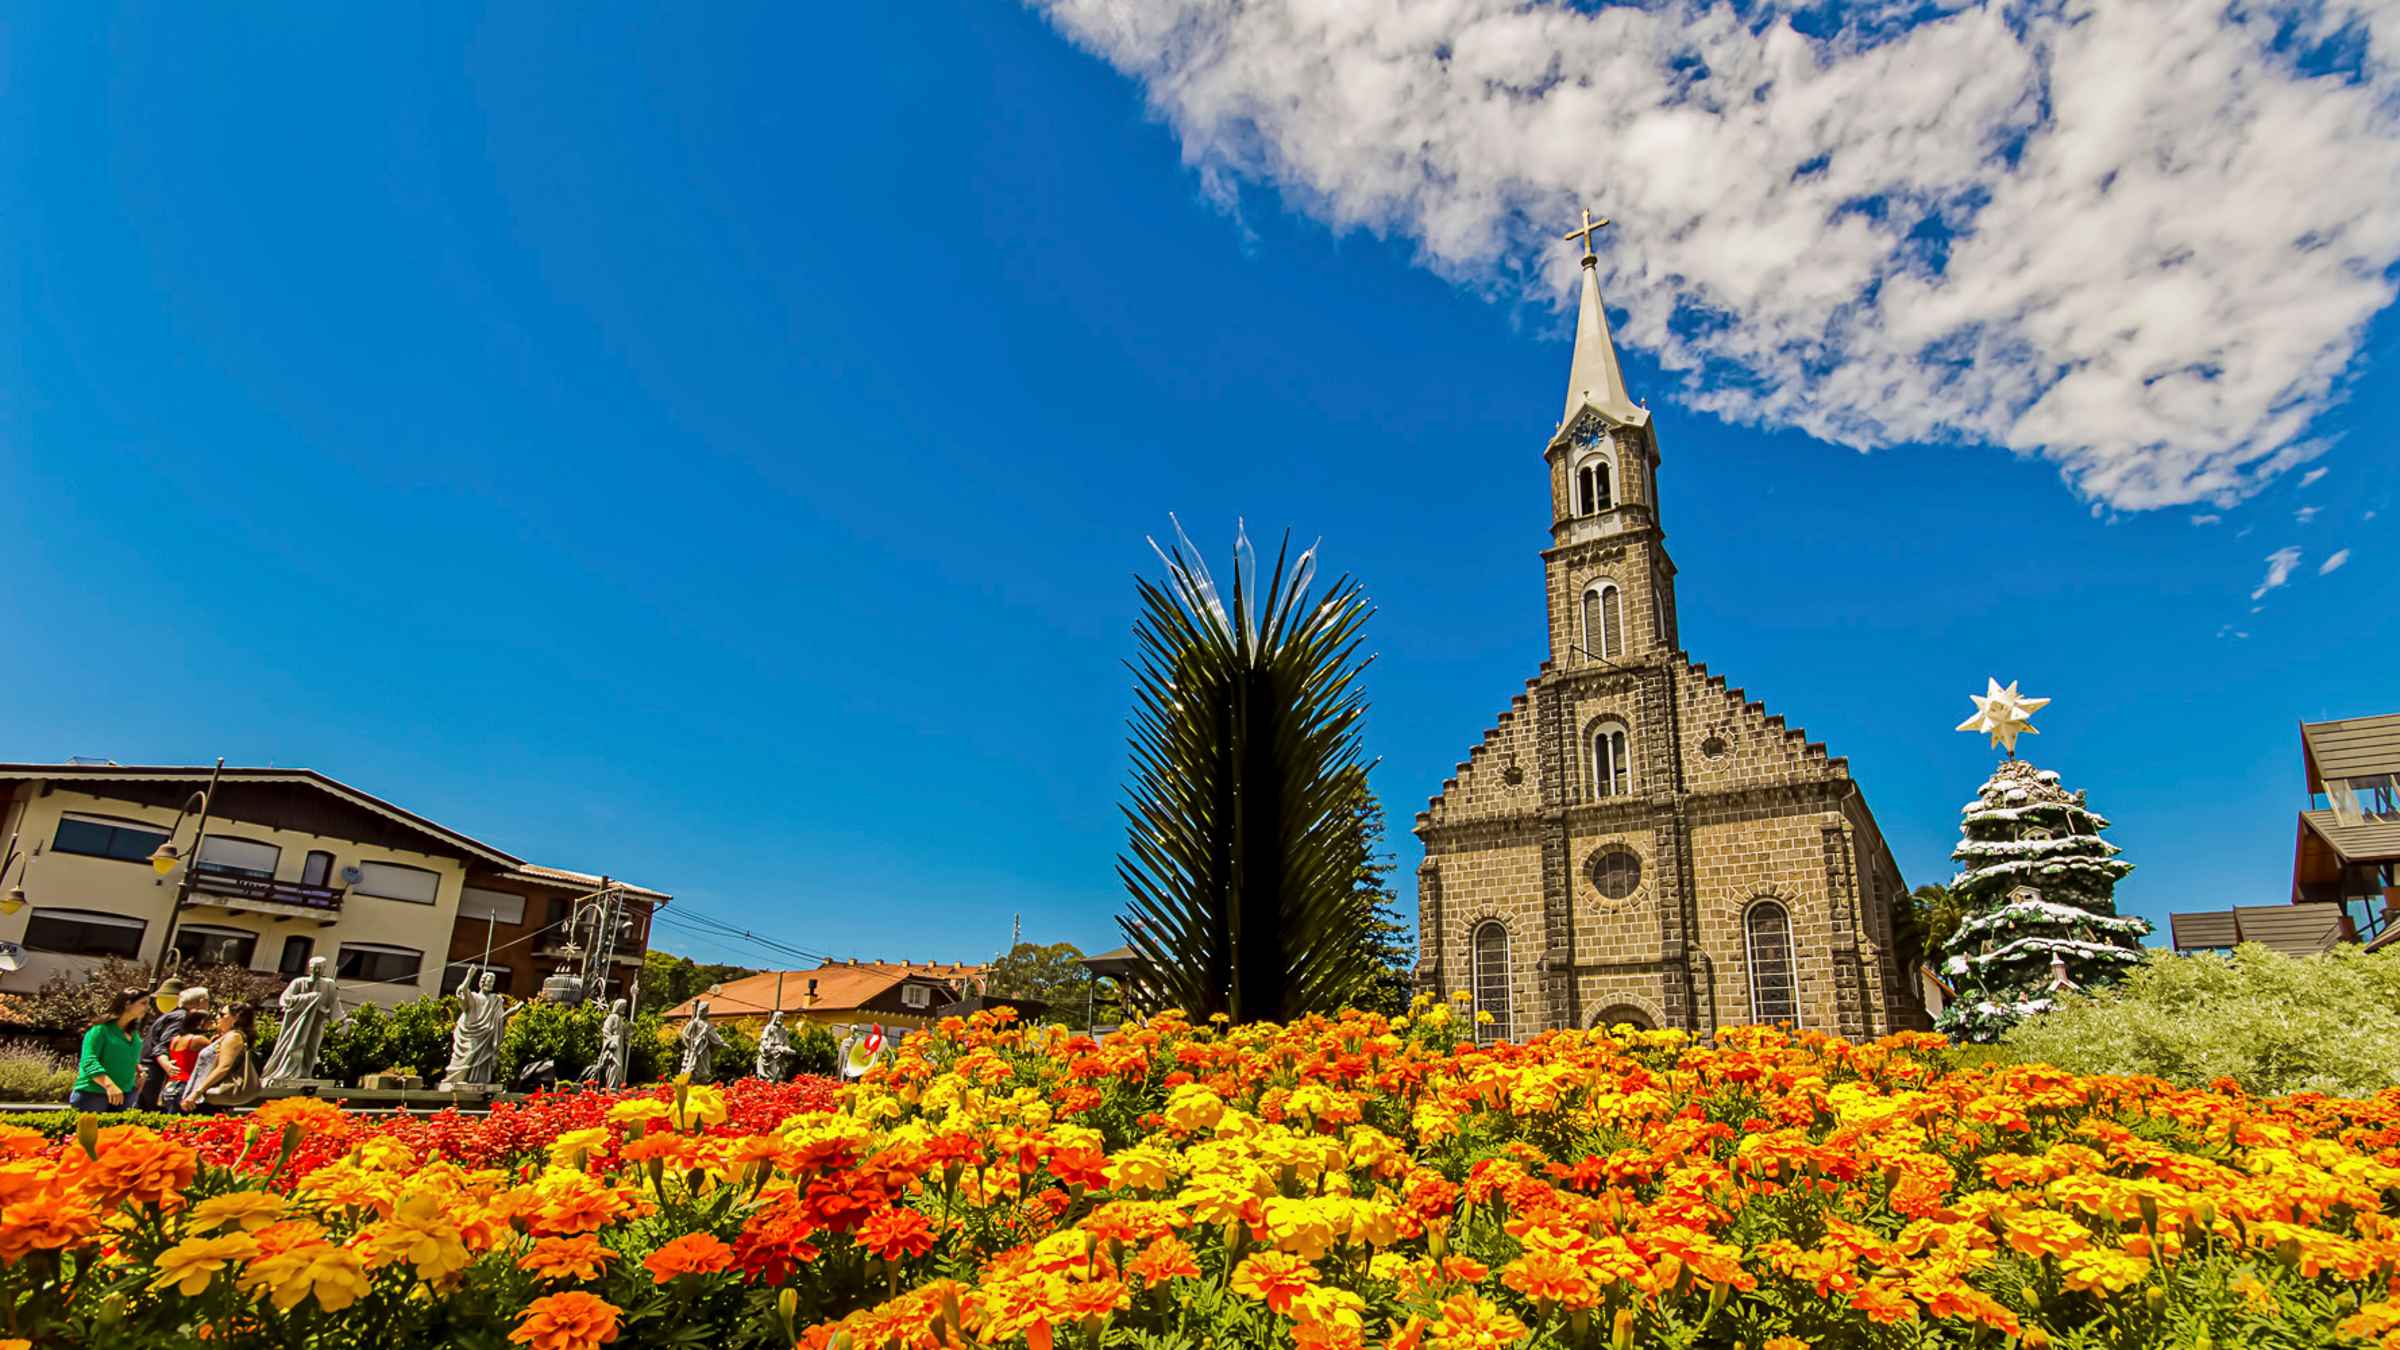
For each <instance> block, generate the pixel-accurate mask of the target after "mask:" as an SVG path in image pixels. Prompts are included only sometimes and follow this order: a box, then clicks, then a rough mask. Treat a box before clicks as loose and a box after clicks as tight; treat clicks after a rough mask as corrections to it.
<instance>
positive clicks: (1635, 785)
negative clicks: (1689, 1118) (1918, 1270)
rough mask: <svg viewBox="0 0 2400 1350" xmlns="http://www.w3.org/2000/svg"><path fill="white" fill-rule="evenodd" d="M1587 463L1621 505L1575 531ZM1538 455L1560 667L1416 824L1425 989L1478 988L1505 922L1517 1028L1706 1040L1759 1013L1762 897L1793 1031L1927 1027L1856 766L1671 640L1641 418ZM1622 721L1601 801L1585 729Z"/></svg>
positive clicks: (1489, 737) (1650, 440) (1894, 871)
mask: <svg viewBox="0 0 2400 1350" xmlns="http://www.w3.org/2000/svg"><path fill="white" fill-rule="evenodd" d="M1595 454H1605V455H1606V456H1607V457H1608V458H1609V460H1610V462H1611V463H1612V465H1613V466H1614V475H1615V479H1614V481H1615V484H1616V491H1615V493H1614V494H1613V497H1614V499H1613V500H1612V502H1611V504H1610V506H1609V507H1608V509H1606V510H1603V511H1599V512H1596V513H1593V514H1588V515H1580V516H1578V515H1575V514H1573V513H1572V511H1571V507H1572V505H1573V503H1572V500H1571V492H1570V488H1571V483H1572V476H1573V469H1572V465H1573V464H1575V463H1578V462H1581V460H1582V459H1584V458H1589V457H1590V456H1592V455H1595ZM1545 457H1546V458H1547V459H1548V461H1549V465H1550V505H1551V517H1552V524H1551V547H1550V548H1549V549H1548V550H1546V551H1545V552H1544V553H1543V555H1542V559H1543V574H1544V590H1545V594H1546V599H1547V608H1548V611H1549V634H1550V659H1549V660H1548V661H1546V662H1544V663H1543V664H1542V668H1541V670H1540V672H1539V673H1538V674H1536V675H1535V676H1534V678H1533V679H1531V680H1528V681H1527V682H1526V685H1525V690H1524V692H1523V693H1520V694H1518V695H1517V696H1516V697H1515V698H1514V699H1513V700H1511V701H1510V703H1509V705H1508V707H1507V708H1506V709H1504V710H1503V711H1502V712H1501V714H1500V716H1499V718H1498V719H1497V720H1496V721H1495V722H1494V723H1493V725H1492V729H1491V730H1490V731H1488V732H1486V733H1484V737H1483V740H1482V742H1481V743H1480V744H1478V745H1477V746H1476V747H1475V748H1474V749H1473V750H1472V751H1470V752H1469V753H1468V756H1467V758H1466V760H1465V761H1464V762H1462V763H1460V764H1459V765H1458V767H1457V770H1456V772H1455V773H1454V775H1453V776H1452V777H1451V778H1450V779H1449V781H1447V782H1445V783H1444V784H1443V785H1442V789H1441V791H1440V793H1439V794H1437V795H1436V796H1435V797H1434V798H1433V800H1432V801H1431V802H1430V803H1429V804H1428V805H1427V807H1426V809H1425V811H1424V812H1423V814H1421V815H1419V816H1418V817H1417V821H1416V833H1417V837H1418V838H1419V839H1420V840H1422V841H1423V843H1424V845H1425V862H1424V864H1423V866H1421V867H1420V868H1419V870H1418V876H1417V899H1418V956H1419V961H1418V967H1417V975H1418V982H1419V984H1420V986H1421V987H1423V988H1425V989H1428V990H1432V991H1435V992H1438V993H1444V994H1446V993H1449V992H1450V991H1453V990H1461V989H1472V988H1473V987H1474V984H1475V979H1474V976H1475V968H1474V938H1475V934H1476V932H1477V930H1478V929H1479V928H1480V927H1481V926H1482V925H1484V924H1487V923H1498V924H1500V925H1501V927H1502V928H1503V929H1504V930H1505V931H1506V933H1507V935H1508V944H1507V962H1508V972H1507V973H1508V980H1507V985H1508V991H1509V992H1508V1007H1507V1008H1506V1009H1505V1010H1498V1009H1495V1011H1504V1012H1505V1014H1506V1017H1507V1020H1508V1022H1509V1030H1510V1031H1511V1033H1512V1034H1514V1035H1517V1036H1523V1035H1527V1034H1529V1033H1531V1032H1534V1031H1538V1030H1543V1029H1547V1028H1553V1027H1564V1026H1581V1025H1589V1024H1591V1023H1593V1022H1595V1021H1597V1020H1602V1019H1605V1020H1608V1021H1619V1020H1629V1021H1633V1022H1636V1023H1638V1024H1643V1025H1652V1026H1675V1027H1682V1028H1686V1029H1689V1030H1693V1031H1697V1032H1701V1033H1704V1034H1705V1033H1713V1032H1714V1031H1715V1029H1716V1028H1718V1027H1720V1026H1733V1025H1739V1024H1742V1023H1746V1022H1750V1021H1753V1020H1757V1019H1756V1017H1755V1015H1754V1013H1753V1009H1752V1001H1753V984H1752V980H1751V976H1752V971H1751V969H1750V952H1749V943H1748V941H1747V927H1746V919H1747V918H1748V916H1749V915H1750V913H1751V911H1752V909H1753V907H1754V906H1757V905H1760V904H1762V903H1765V902H1770V901H1771V902H1773V903H1775V904H1779V905H1781V906H1782V907H1783V909H1784V910H1785V911H1786V912H1787V913H1788V915H1789V918H1790V924H1791V933H1792V944H1793V954H1794V960H1793V965H1794V976H1795V980H1794V982H1795V984H1796V992H1797V996H1798V1006H1799V1010H1800V1013H1799V1015H1800V1022H1801V1024H1802V1025H1804V1026H1808V1027H1815V1028H1821V1029H1824V1030H1828V1031H1835V1032H1839V1033H1841V1034H1843V1035H1847V1036H1875V1035H1881V1034H1883V1033H1885V1032H1887V1031H1893V1030H1899V1029H1904V1028H1925V1027H1930V1026H1931V1021H1930V1019H1929V1018H1928V1017H1927V1016H1926V1014H1925V1011H1924V1009H1923V1007H1922V1006H1921V1005H1920V1004H1919V1003H1918V1002H1917V998H1916V993H1915V986H1914V984H1913V982H1911V981H1910V980H1909V979H1907V978H1906V977H1905V973H1904V972H1903V971H1901V969H1900V967H1899V963H1898V960H1897V957H1896V956H1895V954H1894V952H1893V950H1892V923H1891V920H1892V914H1891V907H1892V905H1893V904H1895V903H1897V902H1898V901H1899V900H1900V899H1901V897H1902V896H1903V895H1904V894H1905V887H1904V885H1903V883H1902V881H1901V878H1900V871H1899V868H1898V867H1897V866H1896V865H1895V864H1894V863H1893V861H1892V857H1891V853H1890V850H1889V849H1888V848H1886V847H1885V845H1884V842H1883V836H1882V833H1881V832H1880V831H1879V830H1877V829H1876V827H1875V818H1874V816H1873V815H1872V814H1871V813H1870V812H1869V811H1868V810H1867V805H1866V801H1865V798H1864V797H1863V796H1862V795H1861V794H1860V792H1859V790H1858V785H1857V784H1856V783H1854V782H1853V781H1852V780H1851V778H1850V768H1849V764H1848V762H1847V761H1845V760H1843V759H1841V758H1839V757H1835V756H1830V755H1828V754H1827V753H1826V751H1825V747H1824V746H1822V745H1819V744H1816V743H1814V742H1811V741H1810V740H1809V739H1808V738H1807V736H1806V734H1805V733H1803V732H1801V731H1799V730H1798V729H1796V728H1792V727H1787V726H1786V725H1784V721H1783V718H1782V717H1781V716H1779V715H1776V714H1773V713H1769V712H1768V711H1767V710H1766V708H1765V707H1764V706H1763V705H1762V704H1760V703H1757V702H1754V701H1752V700H1751V699H1750V698H1749V697H1748V696H1747V695H1746V694H1745V693H1744V692H1743V691H1742V690H1740V689H1737V688H1732V687H1729V686H1728V685H1727V684H1726V681H1725V678H1724V677H1723V676H1721V675H1712V674H1710V673H1709V671H1708V668H1707V667H1705V666H1702V665H1697V664H1695V663H1693V662H1692V661H1691V659H1690V658H1689V657H1687V656H1686V655H1685V654H1684V653H1683V652H1682V651H1681V650H1680V649H1678V648H1677V647H1676V645H1675V622H1674V608H1675V590H1674V587H1675V570H1674V564H1673V563H1672V562H1671V561H1669V560H1668V558H1667V553H1666V546H1665V533H1664V531H1662V530H1661V529H1660V528H1659V525H1658V520H1657V515H1656V512H1655V502H1656V499H1657V497H1656V488H1657V466H1658V449H1657V442H1656V439H1655V436H1654V434H1653V431H1652V429H1651V427H1650V425H1649V424H1648V423H1647V421H1646V420H1645V421H1643V422H1641V423H1639V424H1629V423H1624V422H1619V421H1617V420H1615V419H1613V418H1610V417H1607V416H1604V415H1603V414H1601V413H1600V412H1598V411H1597V410H1596V409H1594V408H1590V407H1586V408H1585V409H1584V410H1583V412H1582V413H1581V414H1579V415H1578V416H1577V417H1576V418H1575V419H1574V420H1573V421H1571V422H1570V423H1569V424H1567V425H1566V426H1564V427H1562V428H1561V430H1560V432H1559V434H1558V436H1557V437H1556V438H1555V439H1554V440H1553V441H1552V442H1551V443H1550V446H1549V448H1548V450H1547V451H1546V452H1545ZM1602 582H1607V583H1613V584H1614V585H1615V586H1616V587H1617V588H1618V592H1619V596H1620V600H1621V604H1622V609H1623V629H1622V637H1621V646H1620V648H1619V649H1618V650H1617V651H1616V652H1615V653H1614V654H1613V655H1607V656H1603V655H1601V654H1600V653H1598V652H1595V651H1592V650H1589V649H1588V648H1589V647H1593V646H1598V645H1599V644H1598V643H1597V642H1596V641H1595V642H1592V643H1589V644H1587V642H1586V640H1585V639H1586V634H1585V625H1584V621H1583V610H1582V597H1583V596H1584V594H1585V593H1586V592H1587V591H1588V590H1590V589H1591V588H1593V587H1594V586H1595V585H1598V584H1600V583H1602ZM1611 726H1613V727H1620V728H1622V729H1624V730H1625V731H1626V733H1627V736H1628V742H1629V744H1628V747H1627V748H1628V751H1629V758H1630V760H1631V770H1630V773H1629V775H1628V777H1629V779H1630V782H1629V784H1628V790H1627V791H1625V792H1623V793H1617V794H1612V795H1603V788H1602V784H1601V782H1600V777H1599V774H1598V772H1597V769H1598V765H1597V763H1596V755H1595V749H1594V737H1595V734H1596V733H1597V732H1598V731H1600V730H1601V729H1602V728H1603V727H1611ZM1620 854H1625V855H1631V857H1632V859H1633V860H1634V866H1632V867H1628V866H1627V865H1626V864H1625V862H1624V860H1623V858H1621V857H1618V856H1617V855H1620ZM1629 877H1630V878H1634V879H1633V880H1632V881H1631V882H1630V884H1629V882H1628V878H1629ZM1603 879H1605V880H1606V882H1607V885H1608V886H1609V888H1610V889H1611V890H1614V891H1619V892H1622V893H1621V894H1607V893H1604V892H1603V890H1602V889H1601V882H1602V880H1603Z"/></svg>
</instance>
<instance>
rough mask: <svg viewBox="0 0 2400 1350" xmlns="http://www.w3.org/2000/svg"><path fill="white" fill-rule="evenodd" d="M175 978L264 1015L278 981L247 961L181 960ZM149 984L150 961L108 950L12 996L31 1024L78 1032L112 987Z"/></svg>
mask: <svg viewBox="0 0 2400 1350" xmlns="http://www.w3.org/2000/svg"><path fill="white" fill-rule="evenodd" d="M175 978H176V979H179V980H181V981H183V984H184V987H185V988H187V989H188V988H190V987H192V986H194V985H199V986H202V987H205V988H206V989H207V990H208V992H209V995H210V998H211V1001H212V1003H213V1004H214V1005H215V1006H216V1007H219V1008H222V1007H225V1006H226V1005H228V1004H231V1003H236V1002H249V1003H255V1004H257V1005H258V1008H259V1011H260V1012H261V1013H263V1014H266V1015H268V1016H270V1017H271V1016H272V1015H273V1014H274V1012H275V1000H276V999H277V998H278V997H280V996H281V995H282V993H283V986H284V981H283V978H282V977H281V976H278V975H274V974H271V973H269V972H267V971H263V970H252V969H250V968H249V967H247V966H183V967H180V968H178V969H177V970H176V972H175ZM155 986H156V981H154V980H152V979H151V978H150V967H148V966H146V965H143V964H142V963H141V962H139V961H128V960H126V959H125V958H123V957H121V956H112V957H110V958H108V959H107V960H105V961H102V962H101V963H100V964H98V965H96V966H93V967H91V968H90V969H88V970H82V971H72V970H62V971H60V972H59V973H58V974H56V975H53V976H51V977H50V978H49V979H47V980H44V981H43V982H42V987H41V988H40V989H37V990H35V991H34V992H33V993H31V994H29V995H26V996H24V997H23V998H21V999H20V1000H18V1012H19V1014H20V1015H21V1016H22V1017H23V1018H24V1019H25V1021H26V1022H27V1023H29V1024H31V1025H34V1026H40V1027H48V1028H51V1029H54V1030H60V1031H77V1032H79V1031H82V1030H83V1029H84V1028H85V1027H88V1026H90V1025H91V1024H93V1023H94V1022H97V1021H99V1020H100V1019H101V1018H103V1017H106V1016H107V1015H108V1005H109V1003H110V1001H111V1000H113V999H114V998H115V997H116V995H117V991H118V990H120V989H150V988H154V987H155Z"/></svg>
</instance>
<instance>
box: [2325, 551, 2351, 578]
mask: <svg viewBox="0 0 2400 1350" xmlns="http://www.w3.org/2000/svg"><path fill="white" fill-rule="evenodd" d="M2348 561H2350V550H2348V549H2346V548H2337V549H2335V550H2334V551H2333V556H2332V557H2330V558H2327V559H2326V560H2325V561H2323V562H2321V563H2319V564H2317V575H2318V576H2323V575H2325V574H2326V573H2327V572H2338V571H2340V570H2341V569H2342V564H2343V563H2346V562H2348Z"/></svg>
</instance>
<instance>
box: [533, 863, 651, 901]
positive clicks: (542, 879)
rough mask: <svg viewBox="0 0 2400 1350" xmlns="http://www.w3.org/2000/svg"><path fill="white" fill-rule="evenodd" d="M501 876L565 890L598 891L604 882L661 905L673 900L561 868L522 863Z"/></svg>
mask: <svg viewBox="0 0 2400 1350" xmlns="http://www.w3.org/2000/svg"><path fill="white" fill-rule="evenodd" d="M501 875H503V876H505V877H507V878H509V879H510V880H512V881H530V882H532V883H533V884H535V885H537V886H558V887H563V888H565V889H567V890H587V891H590V890H598V889H600V883H601V882H603V881H606V882H607V883H608V884H609V885H611V886H614V887H616V888H617V889H618V890H621V891H630V892H632V893H633V894H635V895H638V896H641V897H643V898H644V899H648V900H655V901H657V902H658V903H659V904H662V905H663V904H665V903H667V902H668V901H669V900H672V899H674V898H675V897H673V896H671V895H669V894H667V893H666V892H665V891H654V890H651V889H650V888H649V887H647V886H636V885H634V884H633V883H632V882H630V881H627V880H626V879H625V878H623V877H601V876H595V875H593V874H592V873H590V872H570V871H568V870H567V869H566V868H563V867H538V866H535V865H534V864H532V863H522V864H519V865H518V866H515V867H512V868H509V869H508V870H507V871H506V872H504V873H502V874H501Z"/></svg>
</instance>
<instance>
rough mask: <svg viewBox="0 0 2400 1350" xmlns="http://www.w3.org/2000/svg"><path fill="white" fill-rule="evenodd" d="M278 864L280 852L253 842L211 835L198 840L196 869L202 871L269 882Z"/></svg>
mask: <svg viewBox="0 0 2400 1350" xmlns="http://www.w3.org/2000/svg"><path fill="white" fill-rule="evenodd" d="M282 861H283V850H282V849H279V848H277V847H275V846H274V845H273V844H262V843H260V842H258V841H257V840H255V839H236V838H233V837H232V836H230V835H222V834H212V835H210V836H209V837H207V838H206V839H203V840H201V841H200V870H201V871H203V872H219V873H223V874H225V875H227V876H236V877H257V878H259V879H260V880H262V881H273V880H274V879H275V868H276V867H277V866H278V865H279V864H281V863H282Z"/></svg>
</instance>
